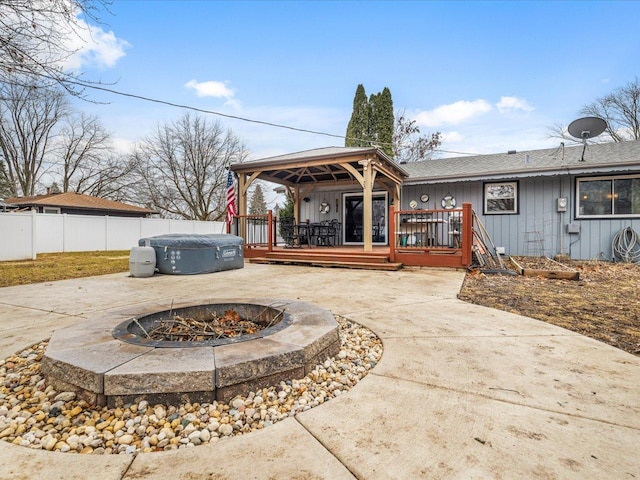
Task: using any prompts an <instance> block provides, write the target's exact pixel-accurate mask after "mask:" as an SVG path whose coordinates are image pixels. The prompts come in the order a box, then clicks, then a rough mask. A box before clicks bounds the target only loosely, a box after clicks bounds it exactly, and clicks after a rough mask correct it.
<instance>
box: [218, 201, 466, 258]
mask: <svg viewBox="0 0 640 480" xmlns="http://www.w3.org/2000/svg"><path fill="white" fill-rule="evenodd" d="M389 217H390V219H389V260H390V261H391V262H399V263H403V264H404V265H409V266H427V267H453V268H466V267H468V266H469V265H471V261H472V246H473V211H472V208H471V204H470V203H464V204H463V205H462V208H454V209H449V210H444V209H443V210H398V211H395V210H394V209H393V206H391V207H390V212H389ZM280 230H281V228H280V224H279V221H278V219H277V218H276V217H274V216H273V213H272V212H271V211H269V212H268V213H267V214H265V215H238V216H235V217H234V221H233V224H232V225H231V228H230V229H229V233H233V234H235V235H239V236H241V237H242V238H243V239H244V242H245V243H244V244H245V249H246V250H248V252H246V253H247V254H248V255H245V256H250V255H251V250H254V255H256V254H260V252H261V251H262V252H264V251H268V252H272V251H273V249H274V247H277V246H280V247H286V246H287V242H286V239H284V238H283V237H282V232H281V231H280ZM307 241H308V240H307Z"/></svg>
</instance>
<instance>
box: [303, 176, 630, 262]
mask: <svg viewBox="0 0 640 480" xmlns="http://www.w3.org/2000/svg"><path fill="white" fill-rule="evenodd" d="M506 181H510V180H506ZM518 185H519V188H518V202H519V212H518V213H517V214H513V215H511V214H510V215H484V213H483V188H484V183H483V182H479V181H478V182H455V183H437V184H423V185H406V186H404V187H403V189H402V198H401V205H400V208H401V209H403V210H409V209H410V208H409V202H410V201H411V200H416V201H417V202H418V208H419V209H440V208H442V207H441V204H440V201H441V199H442V197H444V196H445V195H447V194H451V195H453V196H454V197H455V198H456V202H457V206H458V207H462V203H463V202H471V204H472V205H473V209H474V210H475V211H476V213H477V214H478V217H479V218H480V220H481V221H482V223H483V224H484V225H485V227H486V228H487V231H488V232H489V235H490V236H491V238H492V240H493V242H494V244H495V245H496V246H497V247H504V249H505V252H506V254H507V255H536V254H539V253H540V254H544V255H547V256H550V257H552V258H553V257H555V256H556V255H558V254H560V253H564V254H568V255H570V256H571V258H573V259H575V260H592V259H601V260H612V256H613V253H612V247H611V242H612V240H613V237H614V236H615V234H616V233H617V232H619V231H620V230H621V229H623V228H625V227H627V226H631V227H632V228H633V229H634V230H635V231H637V232H640V218H634V219H631V218H619V219H617V218H616V219H589V220H585V219H580V220H576V218H575V214H576V208H575V179H574V177H573V176H569V175H565V176H554V177H551V176H549V177H532V178H523V179H520V180H519V181H518ZM359 191H360V190H358V188H353V189H349V190H344V191H342V190H327V191H322V190H317V191H313V192H312V193H311V194H309V195H308V197H309V202H301V205H300V220H301V221H305V220H307V219H308V220H309V221H310V222H320V221H322V220H331V219H334V218H335V219H337V220H338V221H340V222H342V194H343V193H345V192H359ZM423 193H426V194H428V195H429V197H430V198H429V202H428V203H426V204H423V203H422V202H421V201H420V196H421V195H422V194H423ZM560 196H562V197H566V198H567V199H568V208H567V211H566V212H564V213H560V212H558V211H557V208H556V199H557V198H558V197H560ZM323 201H326V202H328V203H329V205H331V211H330V212H329V213H328V214H326V215H324V214H321V213H320V211H319V207H320V203H321V202H323ZM336 201H337V205H338V210H336ZM569 223H574V224H579V226H580V233H579V234H568V233H567V224H569ZM538 236H539V238H540V240H541V248H538V247H539V245H538V244H537V242H536V238H537V237H538Z"/></svg>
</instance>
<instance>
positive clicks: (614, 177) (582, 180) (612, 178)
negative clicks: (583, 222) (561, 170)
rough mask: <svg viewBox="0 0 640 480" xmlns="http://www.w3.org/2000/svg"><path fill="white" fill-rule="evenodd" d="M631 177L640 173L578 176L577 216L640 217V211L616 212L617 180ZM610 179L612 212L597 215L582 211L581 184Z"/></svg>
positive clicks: (585, 217) (584, 217)
mask: <svg viewBox="0 0 640 480" xmlns="http://www.w3.org/2000/svg"><path fill="white" fill-rule="evenodd" d="M631 178H640V174H636V175H606V176H600V177H581V178H576V197H575V204H576V218H582V219H587V218H640V213H616V212H615V210H614V209H615V195H616V192H615V180H626V179H631ZM603 180H606V181H610V182H611V192H612V193H611V212H612V213H604V214H597V215H585V214H583V213H581V212H580V200H581V197H582V193H581V191H580V185H581V184H582V183H588V182H596V181H603Z"/></svg>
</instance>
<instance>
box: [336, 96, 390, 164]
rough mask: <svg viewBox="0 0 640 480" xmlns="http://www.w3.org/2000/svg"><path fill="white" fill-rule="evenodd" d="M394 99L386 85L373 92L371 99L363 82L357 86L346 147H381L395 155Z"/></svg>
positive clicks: (388, 153) (385, 151)
mask: <svg viewBox="0 0 640 480" xmlns="http://www.w3.org/2000/svg"><path fill="white" fill-rule="evenodd" d="M393 130H394V116H393V100H392V98H391V91H390V90H389V89H388V88H387V87H385V88H384V89H383V90H382V92H378V93H376V94H372V95H371V96H370V97H369V99H367V95H366V93H365V90H364V86H362V84H360V85H358V87H357V88H356V95H355V97H354V99H353V113H352V114H351V120H349V125H348V126H347V138H346V140H345V143H344V144H345V146H346V147H370V146H372V145H374V146H376V147H378V148H380V150H382V151H383V152H384V153H386V154H387V155H389V156H390V157H392V156H393Z"/></svg>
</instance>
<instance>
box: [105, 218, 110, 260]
mask: <svg viewBox="0 0 640 480" xmlns="http://www.w3.org/2000/svg"><path fill="white" fill-rule="evenodd" d="M104 251H105V252H107V251H109V215H105V216H104Z"/></svg>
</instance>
